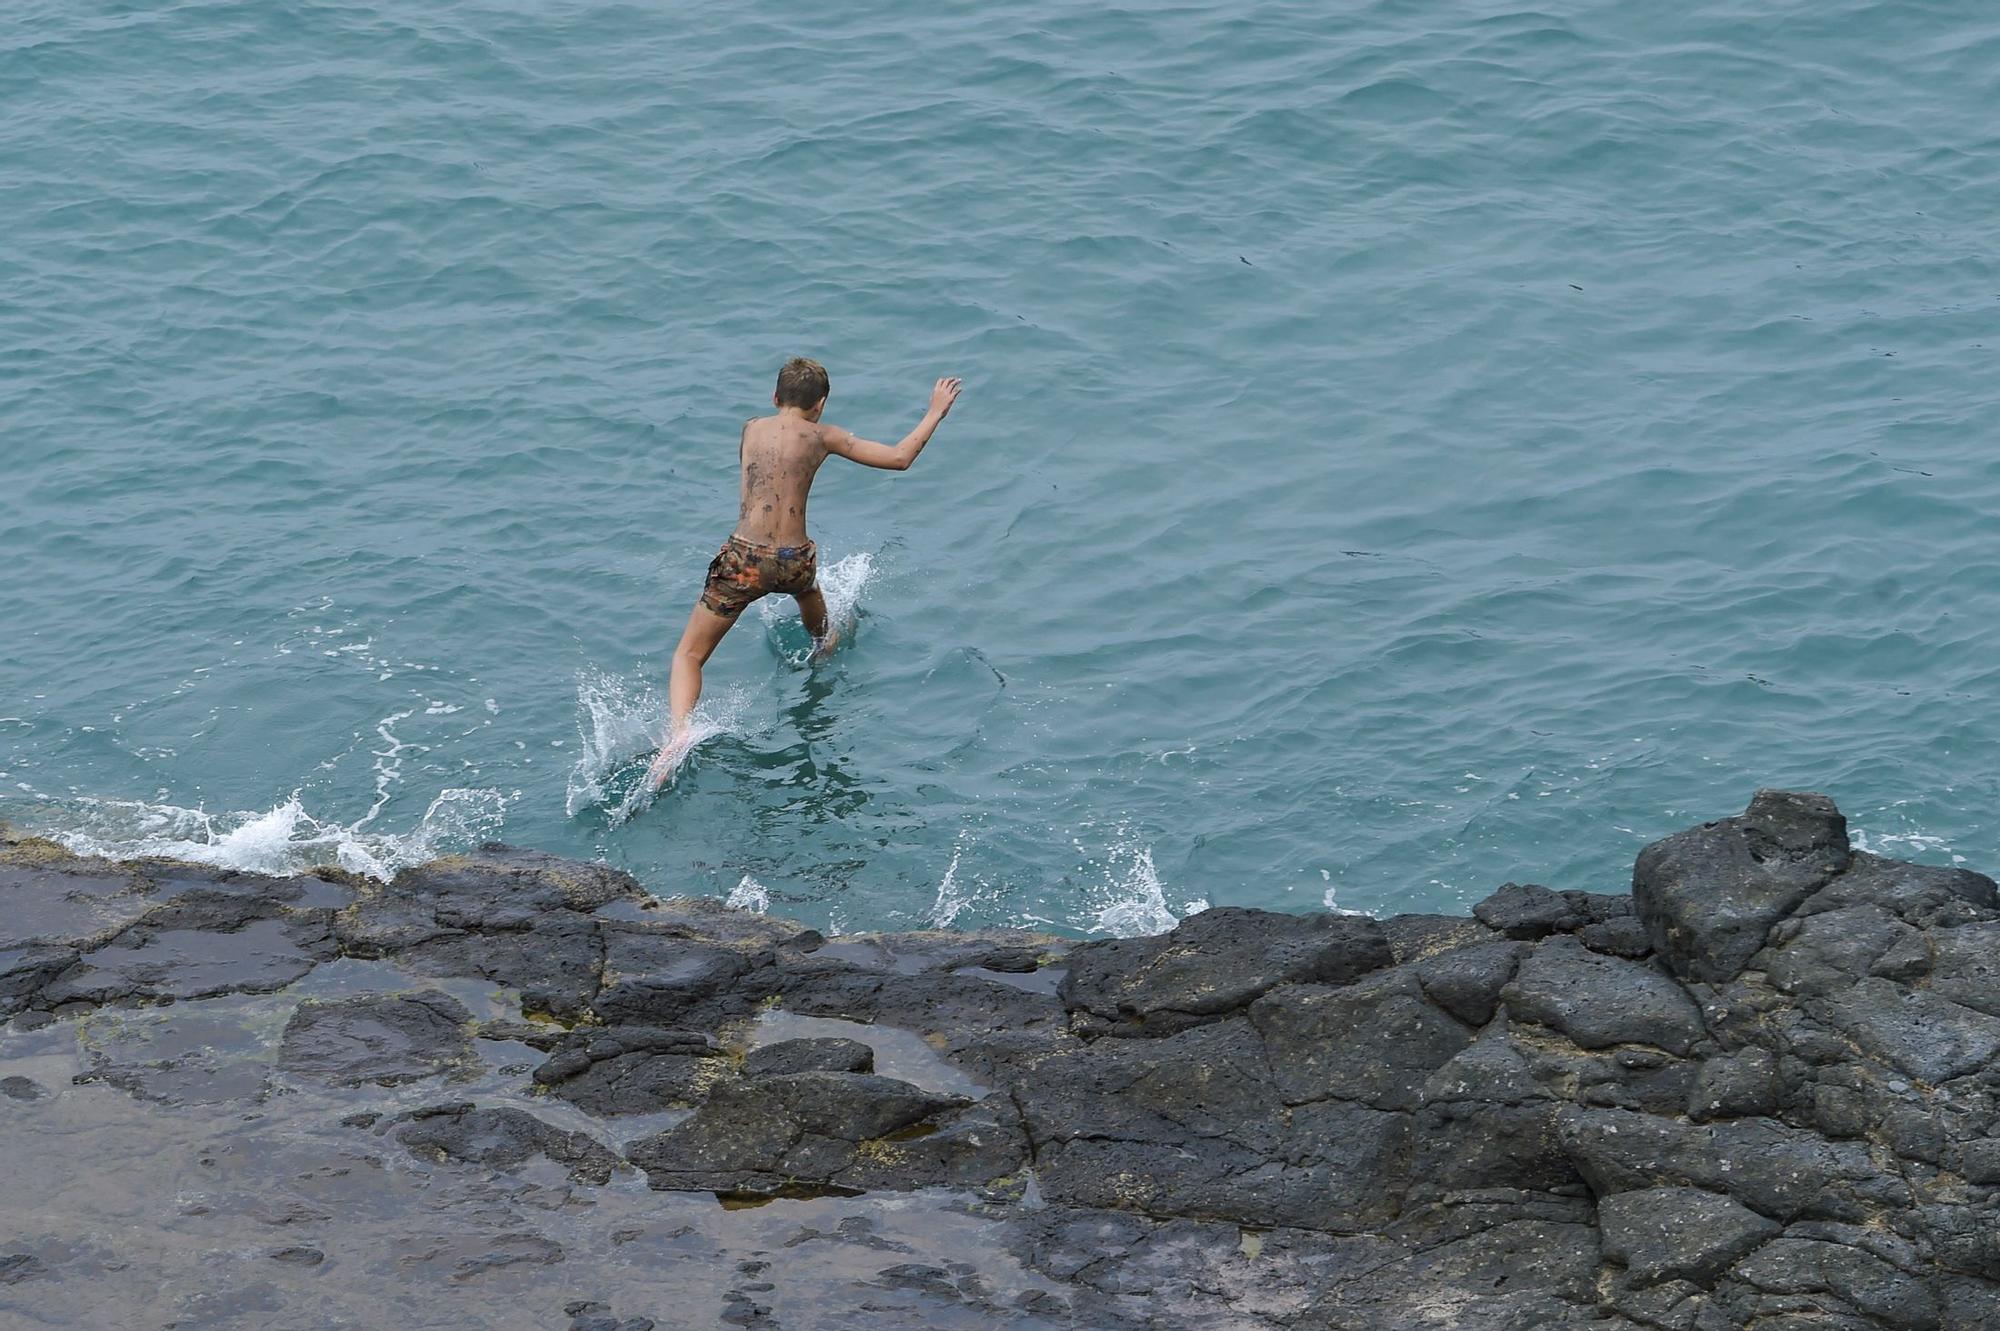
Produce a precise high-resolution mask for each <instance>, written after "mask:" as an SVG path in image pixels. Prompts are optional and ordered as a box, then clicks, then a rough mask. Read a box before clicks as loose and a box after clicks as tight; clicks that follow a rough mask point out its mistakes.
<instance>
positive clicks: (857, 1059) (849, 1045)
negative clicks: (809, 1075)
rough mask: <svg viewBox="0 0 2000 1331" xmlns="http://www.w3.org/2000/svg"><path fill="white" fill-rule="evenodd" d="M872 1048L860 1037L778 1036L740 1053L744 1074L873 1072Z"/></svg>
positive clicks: (757, 1075)
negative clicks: (830, 1038) (770, 1041)
mask: <svg viewBox="0 0 2000 1331" xmlns="http://www.w3.org/2000/svg"><path fill="white" fill-rule="evenodd" d="M874 1070H875V1051H874V1050H873V1049H871V1048H869V1047H868V1046H867V1045H865V1044H863V1043H861V1041H859V1040H839V1039H833V1040H819V1039H814V1040H779V1041H778V1042H777V1043H775V1044H767V1045H763V1046H761V1047H759V1048H756V1049H752V1050H751V1051H750V1052H749V1053H748V1054H746V1055H744V1057H743V1075H744V1076H746V1077H769V1076H785V1075H787V1074H790V1073H794V1072H873V1071H874Z"/></svg>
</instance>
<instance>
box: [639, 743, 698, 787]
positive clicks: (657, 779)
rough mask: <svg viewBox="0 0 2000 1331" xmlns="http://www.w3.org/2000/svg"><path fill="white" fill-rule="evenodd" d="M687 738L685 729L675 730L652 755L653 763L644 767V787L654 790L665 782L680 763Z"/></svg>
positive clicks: (685, 750) (686, 744) (684, 752)
mask: <svg viewBox="0 0 2000 1331" xmlns="http://www.w3.org/2000/svg"><path fill="white" fill-rule="evenodd" d="M687 738H688V732H687V731H686V730H680V731H676V732H675V733H674V735H673V736H672V737H671V738H670V739H668V740H667V742H666V743H665V744H662V745H661V746H660V751H659V752H658V753H656V754H654V755H653V765H652V766H651V767H649V768H647V769H646V789H648V790H655V791H656V790H658V789H659V788H660V787H661V786H664V785H665V784H667V778H668V777H670V776H672V775H673V774H674V769H675V768H677V767H679V766H680V765H681V758H682V757H683V756H684V755H685V754H686V753H687V748H688V743H687Z"/></svg>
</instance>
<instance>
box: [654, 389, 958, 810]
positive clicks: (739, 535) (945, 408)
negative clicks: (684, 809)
mask: <svg viewBox="0 0 2000 1331" xmlns="http://www.w3.org/2000/svg"><path fill="white" fill-rule="evenodd" d="M961 386H962V384H961V381H960V380H957V379H940V380H938V381H937V383H936V385H934V386H933V387H932V389H931V403H930V410H928V411H926V412H925V413H924V418H923V419H922V420H921V421H918V422H917V428H916V429H914V430H911V431H910V432H909V433H908V434H906V435H904V436H903V442H901V443H900V444H897V445H896V446H895V447H893V448H892V447H890V446H889V445H887V444H878V443H874V442H873V441H871V440H867V439H857V438H856V437H855V436H853V435H852V434H849V433H848V432H847V431H846V430H843V429H841V428H840V427H839V426H837V425H822V424H820V419H819V417H820V413H821V412H822V411H824V410H826V396H827V391H828V389H829V387H830V385H829V383H828V381H827V377H826V367H825V366H823V365H821V364H820V363H819V362H818V361H814V360H806V359H804V358H802V357H801V358H797V359H793V360H789V361H786V362H785V368H784V369H782V370H779V371H778V388H777V391H776V392H774V393H772V394H771V405H772V406H774V407H776V408H777V409H778V414H777V415H775V416H762V417H759V418H757V419H756V420H753V421H750V422H748V423H747V424H745V425H744V427H743V439H742V442H741V443H740V444H739V445H738V447H737V457H738V460H739V461H740V462H741V463H742V466H743V485H742V494H743V507H742V512H741V513H740V515H739V516H738V518H737V520H736V531H735V532H734V533H733V534H732V535H731V536H730V538H729V540H728V541H726V542H725V543H724V544H723V547H722V551H721V553H720V554H718V555H716V557H715V558H714V560H713V561H711V562H710V564H709V566H708V582H707V584H706V585H705V586H703V588H702V592H701V600H700V602H699V603H697V604H696V606H695V608H694V612H693V613H692V614H690V615H689V616H688V622H687V628H686V630H685V631H683V632H682V634H681V645H680V646H679V647H676V648H675V649H674V671H673V680H672V683H671V684H670V685H669V686H668V690H667V692H668V698H669V702H670V706H671V708H672V711H673V723H672V730H671V732H670V734H669V736H668V739H667V742H666V744H665V745H664V746H663V747H662V748H661V749H660V753H659V756H658V757H657V758H655V759H654V760H653V766H652V770H651V771H650V772H648V773H647V780H648V782H649V783H650V784H651V785H652V786H653V788H654V789H658V788H659V786H660V785H661V784H662V783H663V782H665V780H666V779H667V777H668V776H669V775H670V774H671V773H672V772H673V769H674V765H675V764H676V763H677V762H678V761H679V760H680V755H681V753H682V751H683V749H684V748H685V741H686V739H687V729H688V713H690V712H692V711H693V710H694V704H695V700H696V699H698V698H699V697H701V668H702V667H703V666H704V665H706V664H707V663H708V658H709V656H710V654H711V653H713V652H714V651H715V648H716V644H718V643H720V642H721V641H722V635H723V634H725V633H727V632H729V630H730V628H731V627H732V626H734V625H735V623H736V617H737V616H738V615H740V614H742V613H743V611H744V610H745V609H746V608H747V607H748V606H749V605H750V603H751V602H752V601H755V600H758V599H759V598H761V597H764V596H769V595H771V594H772V593H773V592H784V593H786V594H788V595H790V596H792V597H794V598H795V599H796V600H797V601H798V603H799V618H801V619H803V620H804V621H805V625H806V631H807V632H809V633H811V634H812V636H813V654H814V656H815V657H821V656H824V655H825V654H826V653H828V652H830V651H832V650H833V648H834V645H835V642H836V640H837V638H838V634H837V633H836V632H835V630H834V629H833V628H832V627H831V626H830V625H829V624H828V623H827V622H826V598H825V597H823V596H821V595H820V591H819V584H818V581H817V579H816V574H817V573H818V551H817V550H816V549H815V548H814V547H813V543H812V541H811V540H810V539H808V538H807V536H806V496H807V495H808V494H809V493H810V492H811V491H812V483H813V476H814V474H815V473H817V472H818V471H819V464H820V463H822V462H824V461H826V459H827V456H828V455H829V454H838V455H839V456H841V457H844V458H846V459H847V460H848V461H850V462H859V463H860V464H861V465H862V466H864V467H881V468H883V469H884V470H887V471H907V470H909V466H910V464H911V463H912V462H915V461H916V460H917V454H919V453H921V452H923V451H924V445H925V444H927V443H929V442H930V440H931V435H932V434H933V433H934V432H935V431H936V430H937V427H938V425H939V424H940V423H942V422H943V420H944V418H945V416H946V414H947V413H949V412H950V411H951V404H952V403H954V402H956V401H957V400H958V391H959V388H960V387H961Z"/></svg>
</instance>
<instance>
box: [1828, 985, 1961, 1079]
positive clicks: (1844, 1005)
mask: <svg viewBox="0 0 2000 1331" xmlns="http://www.w3.org/2000/svg"><path fill="white" fill-rule="evenodd" d="M1826 1010H1827V1014H1828V1019H1829V1020H1830V1021H1831V1022H1832V1023H1833V1025H1834V1026H1835V1027H1836V1028H1838V1029H1839V1030H1840V1031H1842V1032H1843V1033H1845V1034H1846V1035H1847V1036H1849V1037H1850V1038H1851V1039H1853V1041H1854V1042H1855V1043H1856V1044H1858V1045H1859V1046H1860V1047H1861V1048H1862V1049H1863V1050H1865V1051H1866V1052H1867V1053H1869V1054H1870V1055H1872V1056H1874V1057H1875V1058H1878V1059H1881V1060H1882V1061H1883V1062H1885V1063H1887V1064H1889V1065H1890V1066H1891V1067H1894V1068H1896V1069H1897V1070H1899V1071H1901V1072H1903V1073H1906V1074H1907V1075H1909V1076H1911V1077H1915V1078H1916V1079H1917V1080H1919V1081H1922V1082H1925V1083H1928V1084H1930V1085H1933V1086H1934V1085H1937V1084H1938V1083H1940V1082H1944V1081H1949V1080H1951V1079H1952V1078H1953V1077H1962V1076H1964V1075H1966V1074H1967V1073H1970V1072H1976V1071H1978V1070H1979V1069H1981V1068H1984V1067H1987V1066H1989V1065H1990V1064H1991V1063H1992V1062H1993V1061H1994V1058H1995V1056H1996V1055H1997V1054H2000V1017H1991V1016H1988V1015H1986V1014H1985V1013H1983V1012H1975V1011H1973V1010H1972V1009H1971V1008H1965V1007H1960V1006H1959V1005H1958V1004H1956V1003H1954V1002H1952V1001H1951V1000H1950V999H1948V998H1946V997H1944V996H1943V994H1942V993H1940V992H1939V991H1938V990H1937V989H1936V988H1935V987H1933V988H1931V989H1928V990H1923V989H1909V988H1905V987H1904V986H1902V985H1899V984H1896V983H1895V982H1894V981H1892V980H1883V979H1877V978H1874V977H1872V976H1871V977H1868V978H1866V979H1862V980H1860V981H1857V982H1856V983H1855V984H1854V985H1852V986H1851V987H1849V988H1848V990H1847V991H1846V992H1845V993H1842V994H1840V995H1839V996H1838V997H1836V998H1833V999H1830V1000H1829V1001H1828V1003H1827V1009H1826Z"/></svg>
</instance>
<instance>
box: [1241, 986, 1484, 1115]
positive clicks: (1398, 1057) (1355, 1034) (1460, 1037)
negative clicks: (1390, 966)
mask: <svg viewBox="0 0 2000 1331" xmlns="http://www.w3.org/2000/svg"><path fill="white" fill-rule="evenodd" d="M1250 1019H1251V1021H1252V1023H1254V1025H1255V1027H1256V1029H1257V1033H1258V1034H1259V1035H1261V1036H1262V1037H1263V1042H1264V1049H1265V1051H1266V1054H1267V1056H1268V1057H1269V1058H1270V1061H1271V1068H1272V1072H1273V1075H1274V1079H1275V1083H1276V1088H1277V1092H1278V1094H1279V1096H1280V1097H1281V1098H1282V1099H1283V1100H1284V1102H1285V1103H1287V1104H1303V1103H1306V1102H1308V1101H1314V1100H1325V1099H1329V1098H1331V1099H1339V1100H1355V1101H1360V1102H1362V1103H1364V1104H1368V1105H1372V1106H1374V1107H1375V1108H1377V1109H1410V1108H1413V1107H1414V1106H1415V1105H1416V1103H1417V1100H1418V1098H1419V1095H1420V1093H1421V1091H1422V1088H1423V1085H1424V1082H1425V1080H1426V1079H1427V1078H1429V1076H1430V1075H1431V1074H1432V1073H1433V1072H1435V1071H1436V1070H1437V1069H1439V1068H1440V1067H1443V1066H1444V1065H1445V1064H1446V1063H1447V1062H1449V1061H1450V1060H1451V1059H1452V1058H1454V1057H1456V1056H1457V1055H1458V1053H1459V1051H1461V1050H1463V1049H1464V1048H1465V1047H1466V1046H1467V1045H1469V1044H1471V1043H1472V1036H1473V1032H1472V1030H1471V1028H1470V1027H1468V1026H1466V1025H1464V1024H1463V1023H1461V1022H1459V1021H1457V1020H1456V1019H1454V1018H1452V1017H1449V1016H1447V1015H1446V1014H1445V1013H1443V1012H1442V1011H1440V1010H1439V1009H1438V1008H1436V1007H1434V1006H1432V1005H1431V1004H1430V1003H1427V1002H1425V1001H1424V990H1423V987H1422V985H1421V984H1420V983H1419V982H1418V979H1417V977H1416V976H1415V975H1414V974H1411V973H1410V971H1409V970H1408V969H1407V968H1403V967H1398V968H1397V969H1396V970H1394V971H1389V972H1385V973H1383V974H1380V975H1375V976H1370V977H1369V978H1368V979H1366V980H1363V981H1361V982H1360V983H1358V984H1355V985H1351V986H1347V987H1342V988H1332V987H1328V986H1325V985H1304V984H1295V985H1285V986H1282V987H1281V988H1278V989H1274V990H1272V991H1271V992H1270V993H1268V994H1266V995H1265V996H1264V997H1263V998H1261V999H1259V1000H1258V1001H1257V1003H1256V1004H1255V1005H1254V1006H1253V1007H1252V1008H1251V1011H1250Z"/></svg>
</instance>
